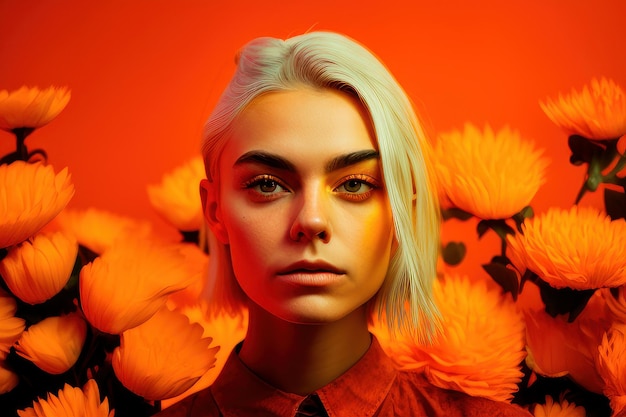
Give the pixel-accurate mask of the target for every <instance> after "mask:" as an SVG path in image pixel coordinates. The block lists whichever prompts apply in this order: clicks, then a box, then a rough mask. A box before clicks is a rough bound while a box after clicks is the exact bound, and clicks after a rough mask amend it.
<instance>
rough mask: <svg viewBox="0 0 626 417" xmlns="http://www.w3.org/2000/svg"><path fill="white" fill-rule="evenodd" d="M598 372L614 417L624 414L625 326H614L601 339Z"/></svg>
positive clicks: (625, 380) (625, 404) (625, 378)
mask: <svg viewBox="0 0 626 417" xmlns="http://www.w3.org/2000/svg"><path fill="white" fill-rule="evenodd" d="M598 352H599V354H598V361H597V366H598V372H599V373H600V376H601V377H602V380H603V381H604V383H605V386H604V395H606V396H607V397H608V398H609V401H610V403H611V409H612V410H613V415H614V416H618V415H619V416H621V415H624V414H622V413H625V412H626V372H624V370H626V324H623V323H619V324H615V325H614V326H613V327H611V329H609V331H608V332H607V333H605V334H604V335H603V337H602V343H601V344H600V347H599V348H598Z"/></svg>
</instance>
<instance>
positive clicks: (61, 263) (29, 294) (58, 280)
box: [0, 232, 78, 304]
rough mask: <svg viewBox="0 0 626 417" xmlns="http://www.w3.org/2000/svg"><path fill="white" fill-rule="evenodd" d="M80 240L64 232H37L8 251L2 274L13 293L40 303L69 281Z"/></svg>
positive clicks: (1, 266)
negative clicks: (77, 240)
mask: <svg viewBox="0 0 626 417" xmlns="http://www.w3.org/2000/svg"><path fill="white" fill-rule="evenodd" d="M77 254H78V243H77V242H76V240H75V239H73V238H71V237H69V236H68V235H66V234H64V233H62V232H56V233H51V234H44V233H42V234H38V235H36V236H35V237H33V238H32V239H30V240H26V241H24V242H22V243H21V244H20V245H18V246H14V247H12V248H11V249H10V250H9V253H8V255H7V256H6V257H5V258H4V259H3V260H2V261H0V275H2V277H3V278H4V280H5V282H6V284H7V286H8V287H9V289H10V290H11V292H12V293H13V294H14V295H15V296H17V297H19V298H20V299H21V300H22V301H25V302H27V303H29V304H39V303H43V302H44V301H47V300H49V299H50V298H52V297H53V296H55V295H56V294H58V293H59V291H61V289H62V288H63V287H64V286H65V284H67V281H68V280H69V278H70V276H71V274H72V269H73V268H74V263H75V262H76V255H77Z"/></svg>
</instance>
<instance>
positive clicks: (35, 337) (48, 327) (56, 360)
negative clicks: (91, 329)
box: [15, 313, 87, 375]
mask: <svg viewBox="0 0 626 417" xmlns="http://www.w3.org/2000/svg"><path fill="white" fill-rule="evenodd" d="M86 337H87V323H85V320H83V318H82V317H80V316H79V315H78V314H76V313H72V314H68V315H65V316H60V317H47V318H45V319H43V320H42V321H40V322H39V323H36V324H33V325H32V326H30V327H29V328H28V330H26V331H25V332H24V333H23V334H22V337H21V338H20V339H19V340H18V341H17V343H16V345H15V350H16V352H17V354H18V355H20V356H22V357H23V358H25V359H28V360H29V361H31V362H33V363H34V364H35V365H37V367H38V368H40V369H41V370H43V371H45V372H48V373H50V374H55V375H56V374H62V373H63V372H66V371H67V370H69V369H70V368H71V367H72V366H74V364H75V363H76V360H77V359H78V356H79V355H80V352H81V350H82V349H83V345H84V344H85V338H86Z"/></svg>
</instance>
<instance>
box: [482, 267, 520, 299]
mask: <svg viewBox="0 0 626 417" xmlns="http://www.w3.org/2000/svg"><path fill="white" fill-rule="evenodd" d="M482 267H483V269H484V270H485V272H487V273H488V274H489V276H490V277H491V278H492V279H493V280H494V281H495V282H496V283H498V285H500V286H501V287H502V289H503V290H504V292H505V293H507V292H510V293H511V295H512V296H513V300H517V296H518V294H519V280H518V278H517V274H516V273H515V271H513V270H512V269H510V268H507V267H506V265H503V264H502V263H500V262H491V263H489V264H484V265H482Z"/></svg>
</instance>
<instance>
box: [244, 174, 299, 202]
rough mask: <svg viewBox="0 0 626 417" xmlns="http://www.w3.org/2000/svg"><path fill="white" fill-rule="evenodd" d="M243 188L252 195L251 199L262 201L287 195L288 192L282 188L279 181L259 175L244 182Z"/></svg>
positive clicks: (268, 176) (269, 176)
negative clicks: (261, 199) (256, 198)
mask: <svg viewBox="0 0 626 417" xmlns="http://www.w3.org/2000/svg"><path fill="white" fill-rule="evenodd" d="M243 188H245V189H247V190H248V191H249V192H251V193H252V194H253V197H260V198H263V199H272V198H275V197H277V196H278V195H280V194H282V193H288V192H289V190H288V189H287V188H286V187H284V186H283V185H282V184H281V183H280V181H279V180H278V179H277V178H275V177H273V176H271V175H259V176H257V177H254V178H252V179H251V180H249V181H246V182H245V183H244V184H243Z"/></svg>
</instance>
